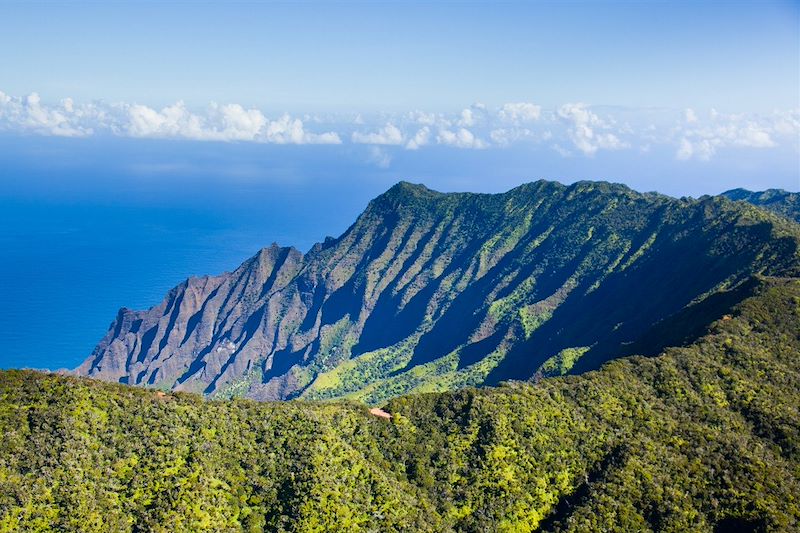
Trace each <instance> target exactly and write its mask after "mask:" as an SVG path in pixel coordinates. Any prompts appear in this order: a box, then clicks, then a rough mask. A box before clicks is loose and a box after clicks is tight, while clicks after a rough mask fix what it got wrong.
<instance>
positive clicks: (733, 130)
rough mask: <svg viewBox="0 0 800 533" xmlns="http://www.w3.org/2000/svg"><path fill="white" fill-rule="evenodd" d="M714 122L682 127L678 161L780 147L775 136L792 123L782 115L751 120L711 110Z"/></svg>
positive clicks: (739, 115)
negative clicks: (726, 150) (722, 151)
mask: <svg viewBox="0 0 800 533" xmlns="http://www.w3.org/2000/svg"><path fill="white" fill-rule="evenodd" d="M710 116H711V120H710V122H708V123H703V122H701V121H700V120H695V121H693V122H688V124H689V125H687V126H686V127H678V128H677V130H676V131H677V133H678V134H679V135H680V139H679V141H678V148H677V151H676V152H675V157H676V158H677V159H680V160H687V159H692V158H697V159H701V160H709V159H711V157H713V156H714V155H715V154H716V153H717V151H718V150H719V149H721V148H727V147H731V146H736V147H742V148H772V147H775V146H777V143H776V142H775V140H774V139H773V134H774V135H781V134H782V133H781V131H785V130H783V129H782V128H784V127H785V126H786V125H787V124H788V123H787V122H785V121H784V120H783V118H782V117H783V116H784V115H782V114H773V116H771V117H763V116H755V115H754V116H747V115H744V114H724V113H720V112H718V111H716V110H714V109H712V110H711V114H710Z"/></svg>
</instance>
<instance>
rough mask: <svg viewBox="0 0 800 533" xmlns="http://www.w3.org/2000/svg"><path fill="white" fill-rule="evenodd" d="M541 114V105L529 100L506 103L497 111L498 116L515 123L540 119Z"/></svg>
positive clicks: (504, 120)
mask: <svg viewBox="0 0 800 533" xmlns="http://www.w3.org/2000/svg"><path fill="white" fill-rule="evenodd" d="M541 114H542V108H541V106H538V105H536V104H532V103H529V102H516V103H510V104H504V105H503V107H501V108H500V111H499V112H498V113H497V115H498V117H499V118H500V120H502V121H503V122H512V123H515V124H518V123H521V122H534V121H536V120H539V117H540V116H541Z"/></svg>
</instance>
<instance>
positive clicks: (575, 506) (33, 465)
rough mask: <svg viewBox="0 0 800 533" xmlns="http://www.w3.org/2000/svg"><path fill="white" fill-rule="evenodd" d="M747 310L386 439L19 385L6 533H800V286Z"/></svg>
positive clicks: (420, 411)
mask: <svg viewBox="0 0 800 533" xmlns="http://www.w3.org/2000/svg"><path fill="white" fill-rule="evenodd" d="M746 290H747V296H746V297H745V298H744V299H743V300H742V301H741V302H740V303H738V304H736V305H735V306H734V307H733V308H732V309H731V310H730V311H729V313H728V314H726V315H724V316H722V317H720V318H719V319H716V320H714V321H713V322H712V323H711V325H710V327H709V328H708V330H707V331H705V332H704V333H703V334H702V335H700V336H699V337H698V338H697V339H696V340H694V341H693V342H690V343H688V344H686V345H685V346H677V347H669V348H666V349H664V350H663V351H662V352H661V353H660V354H658V355H656V356H654V357H642V356H634V357H630V358H623V359H618V360H615V361H612V362H610V363H608V364H606V365H605V366H604V367H603V368H602V369H601V370H599V371H593V372H588V373H586V374H583V375H580V376H566V377H558V378H551V379H544V380H542V381H540V382H538V383H523V382H509V383H506V384H503V385H501V386H499V387H494V388H493V387H489V388H482V389H474V388H466V389H463V390H459V391H456V392H446V393H430V394H416V395H410V396H401V397H398V398H395V399H393V400H391V401H389V402H388V403H387V404H386V405H384V409H385V410H386V411H387V412H389V413H391V414H392V418H391V419H388V420H387V419H385V418H382V417H377V416H373V415H371V414H369V412H368V410H367V408H366V407H365V406H363V405H362V404H357V403H349V402H331V403H317V402H306V401H297V402H283V403H269V402H267V403H258V402H253V401H249V400H242V399H235V400H230V401H220V400H216V401H209V400H204V399H203V398H202V397H200V396H195V395H193V394H187V393H175V392H161V391H152V390H145V389H141V388H136V387H126V386H123V385H115V384H108V383H102V382H98V381H93V380H89V379H85V378H75V377H66V376H59V375H46V374H40V373H36V372H29V371H4V372H2V373H0V531H9V532H11V531H51V530H58V531H81V532H91V531H120V532H124V531H131V532H132V531H164V532H180V531H187V532H190V531H191V532H197V531H261V530H263V529H267V530H275V531H344V530H346V531H476V532H477V531H509V532H511V531H535V530H544V531H587V530H589V531H599V530H625V531H676V532H677V531H731V530H739V531H761V530H769V531H789V530H796V529H798V527H800V522H798V521H800V502H799V501H798V495H800V413H798V405H800V358H798V354H800V281H798V280H796V279H778V278H757V279H753V280H751V281H750V282H749V283H748V284H747V287H746ZM709 309H710V308H708V307H700V308H696V309H695V310H694V311H693V313H695V315H693V316H695V317H696V315H697V314H699V313H705V312H711V311H709ZM735 528H738V529H735Z"/></svg>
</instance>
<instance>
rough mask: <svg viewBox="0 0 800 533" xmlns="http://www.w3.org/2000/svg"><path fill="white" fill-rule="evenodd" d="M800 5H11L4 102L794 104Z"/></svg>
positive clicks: (0, 26)
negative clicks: (24, 98)
mask: <svg viewBox="0 0 800 533" xmlns="http://www.w3.org/2000/svg"><path fill="white" fill-rule="evenodd" d="M798 9H800V8H798V3H797V2H793V1H785V2H766V1H764V2H743V1H742V2H737V1H727V2H723V1H719V2H616V3H608V2H560V3H556V2H519V3H514V2H510V3H503V2H491V3H488V2H487V3H479V2H470V3H454V2H446V3H420V2H402V3H390V2H380V3H367V2H361V3H340V2H298V3H292V4H275V3H267V2H216V3H214V2H190V1H182V2H142V1H137V2H119V1H113V2H3V3H2V4H0V10H1V12H2V16H0V73H1V74H0V87H2V90H3V91H5V92H6V93H9V94H28V93H29V92H31V91H37V92H39V94H41V95H42V97H43V98H45V99H58V98H63V97H65V96H71V97H73V98H75V99H78V100H91V99H106V100H125V101H132V102H134V101H135V102H139V103H145V104H149V105H164V104H167V103H171V102H174V101H177V100H183V101H185V102H186V103H187V104H190V105H205V104H207V103H208V102H209V101H218V102H236V103H240V104H242V105H245V106H253V107H259V108H261V109H265V110H268V111H284V110H288V111H293V112H308V111H341V110H355V111H362V112H363V111H386V110H393V111H397V110H408V109H409V108H418V107H421V108H431V109H436V110H440V111H453V110H457V109H458V108H459V107H460V106H463V105H466V104H470V103H472V102H475V101H480V102H483V103H486V104H487V105H501V104H503V103H506V102H514V101H533V102H536V103H538V104H540V105H544V106H548V107H554V106H557V105H560V104H563V103H565V102H573V101H581V102H588V103H591V104H594V105H601V104H602V105H622V106H629V107H650V106H656V107H675V108H684V107H701V108H710V107H715V108H716V109H718V110H720V111H726V112H741V111H771V110H772V109H773V108H775V107H780V108H789V107H796V106H797V103H798V102H797V99H798V95H797V83H798V68H800V67H798V25H799V24H798Z"/></svg>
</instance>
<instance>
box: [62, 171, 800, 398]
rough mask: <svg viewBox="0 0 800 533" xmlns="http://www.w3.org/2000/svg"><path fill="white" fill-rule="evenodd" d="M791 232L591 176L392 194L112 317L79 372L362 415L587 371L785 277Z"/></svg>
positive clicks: (735, 207)
mask: <svg viewBox="0 0 800 533" xmlns="http://www.w3.org/2000/svg"><path fill="white" fill-rule="evenodd" d="M798 235H800V233H799V232H798V229H797V227H796V225H794V224H792V223H789V222H785V221H784V220H783V219H780V218H779V217H775V216H773V215H770V214H768V213H764V212H762V211H760V210H758V209H755V208H753V207H750V206H747V205H746V204H742V203H735V202H730V201H728V200H725V199H722V198H704V199H701V200H678V199H673V198H669V197H665V196H661V195H655V194H640V193H636V192H634V191H631V190H630V189H628V188H626V187H623V186H620V185H611V184H607V183H592V182H581V183H577V184H574V185H571V186H569V187H567V186H563V185H561V184H558V183H553V182H545V181H539V182H536V183H531V184H527V185H523V186H520V187H518V188H516V189H513V190H511V191H509V192H507V193H504V194H497V195H484V194H442V193H437V192H434V191H431V190H429V189H427V188H425V187H423V186H420V185H411V184H408V183H400V184H398V185H396V186H394V187H392V188H391V189H390V190H389V191H387V192H386V193H384V194H383V195H381V196H379V197H378V198H376V199H375V200H373V201H372V202H370V204H369V206H368V207H367V209H366V210H365V211H364V213H362V214H361V215H360V216H359V218H358V219H357V220H356V222H355V223H354V224H353V225H352V226H351V227H350V228H349V229H348V230H347V231H346V232H345V233H344V234H343V235H342V236H340V237H339V238H338V239H329V240H327V241H326V242H325V243H321V244H317V245H315V246H314V247H313V248H312V249H311V250H310V251H309V253H308V254H306V255H303V254H301V253H300V252H299V251H297V250H295V249H293V248H281V247H278V246H272V247H270V248H265V249H263V250H261V251H260V252H259V253H258V254H257V255H256V256H254V257H253V258H251V259H249V260H248V261H246V262H245V263H244V264H242V265H241V266H240V267H239V268H238V269H237V270H236V271H234V272H232V273H227V274H223V275H221V276H216V277H203V278H190V279H189V280H187V281H185V282H184V283H182V284H181V285H179V286H178V287H176V288H174V289H173V290H172V291H170V293H169V294H168V295H167V297H166V298H165V299H164V301H163V302H161V303H160V304H159V305H157V306H155V307H153V308H151V309H149V310H147V311H131V310H127V309H122V310H120V312H119V314H118V316H117V318H116V320H115V321H114V323H112V325H111V327H110V329H109V331H108V333H107V334H106V336H105V337H104V339H103V340H102V341H101V342H100V343H99V344H98V346H97V347H96V348H95V350H94V352H93V353H92V355H91V356H90V357H89V358H88V359H87V360H86V361H85V362H84V363H83V364H82V365H81V366H80V367H79V368H78V369H77V372H78V373H79V374H82V375H87V376H91V377H96V378H100V379H105V380H110V381H119V382H123V383H128V384H136V385H148V386H155V387H163V388H172V389H177V390H189V391H195V392H203V393H206V394H214V395H219V396H234V395H236V396H238V395H246V396H249V397H253V398H257V399H288V398H293V397H297V396H303V397H308V398H330V397H340V396H352V397H358V398H360V399H363V400H366V401H368V402H373V403H375V402H380V401H382V400H384V399H386V398H388V397H390V396H394V395H396V394H400V393H403V392H407V391H411V390H444V389H450V388H456V387H460V386H464V385H474V384H482V383H496V382H498V381H500V380H504V379H510V378H514V379H529V378H532V377H535V376H541V375H551V374H559V373H564V372H570V371H571V372H582V371H585V370H589V369H593V368H597V367H598V366H599V365H600V364H602V363H603V362H604V361H606V360H608V359H610V358H612V357H616V356H618V355H620V354H622V353H624V352H625V351H626V349H628V348H627V347H629V346H631V345H635V346H638V347H641V348H642V350H643V351H646V350H647V348H648V346H647V345H646V344H647V342H649V341H648V339H650V338H652V336H653V331H655V330H654V329H653V328H658V327H661V328H662V329H663V328H664V324H665V322H664V320H665V319H667V318H668V317H672V316H674V315H675V314H676V313H679V312H681V311H682V310H685V308H686V306H687V305H688V304H690V303H691V302H693V301H695V300H703V299H704V298H705V297H706V296H708V295H710V294H712V293H714V292H715V291H717V290H719V289H722V288H730V287H733V286H736V285H738V284H740V283H741V282H742V281H743V280H745V279H747V278H748V277H750V276H751V275H753V274H765V275H784V276H785V275H797V273H798V272H800V268H799V267H798V265H799V264H800V260H799V259H798V243H800V237H798ZM741 297H742V298H743V297H745V293H744V292H742V296H741ZM711 307H714V306H711ZM714 309H716V311H715V312H717V314H719V313H722V312H724V309H723V307H721V306H716V307H714ZM707 318H708V320H712V319H714V318H719V317H718V316H709V317H707ZM675 324H679V322H675ZM702 325H703V324H697V323H694V324H692V327H685V325H680V326H676V327H679V328H683V329H682V330H681V331H679V332H677V333H676V332H674V331H673V332H671V334H672V335H673V336H680V335H681V334H685V335H689V334H691V333H692V332H696V331H699V330H701V329H702Z"/></svg>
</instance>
